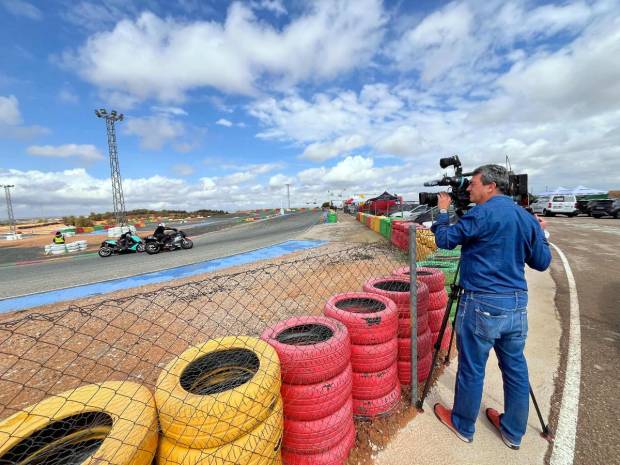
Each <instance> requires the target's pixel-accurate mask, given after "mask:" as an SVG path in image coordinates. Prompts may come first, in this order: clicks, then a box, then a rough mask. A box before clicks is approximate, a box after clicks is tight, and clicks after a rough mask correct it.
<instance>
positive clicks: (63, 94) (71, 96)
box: [58, 88, 80, 103]
mask: <svg viewBox="0 0 620 465" xmlns="http://www.w3.org/2000/svg"><path fill="white" fill-rule="evenodd" d="M58 99H59V100H60V101H61V102H64V103H79V101H80V98H79V97H78V96H77V94H75V93H74V92H71V90H69V89H67V88H65V89H62V90H61V91H60V92H59V93H58Z"/></svg>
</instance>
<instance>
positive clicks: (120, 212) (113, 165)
mask: <svg viewBox="0 0 620 465" xmlns="http://www.w3.org/2000/svg"><path fill="white" fill-rule="evenodd" d="M95 114H96V115H97V117H99V118H104V119H105V124H106V130H107V135H108V150H109V154H110V177H111V179H112V202H113V204H114V205H113V207H114V217H115V219H116V224H117V225H119V226H124V225H126V224H127V212H126V210H125V197H124V195H123V180H122V178H121V170H120V166H119V162H118V150H117V147H116V130H115V127H114V123H115V122H116V121H123V115H122V114H117V113H116V111H114V110H112V111H111V112H110V113H108V112H107V111H106V110H105V109H103V108H102V109H100V110H95Z"/></svg>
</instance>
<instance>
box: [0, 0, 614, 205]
mask: <svg viewBox="0 0 620 465" xmlns="http://www.w3.org/2000/svg"><path fill="white" fill-rule="evenodd" d="M0 39H2V43H3V44H4V47H3V49H2V51H1V52H0V54H1V57H2V58H1V60H0V180H2V184H4V183H9V184H15V185H16V188H15V190H14V192H13V200H14V208H15V210H16V214H17V215H18V216H39V215H56V214H62V213H87V212H89V211H103V210H110V209H111V192H110V182H109V164H108V160H107V144H106V138H105V125H104V122H103V121H102V120H99V119H97V118H96V117H95V115H94V112H93V110H94V109H95V108H101V107H105V108H107V109H108V110H111V109H116V110H118V111H120V112H123V113H124V114H125V116H126V118H125V120H124V121H123V122H121V123H119V125H118V127H117V137H118V150H119V157H120V165H121V170H122V175H123V178H124V189H125V198H126V203H127V207H128V208H143V207H152V208H186V209H198V208H217V209H219V208H223V209H227V210H237V209H246V208H253V207H272V206H279V205H280V202H281V200H282V197H283V194H284V192H285V187H284V185H285V184H286V183H290V184H291V193H292V204H293V205H294V206H308V205H310V204H312V202H314V201H318V202H322V201H324V200H325V199H326V198H327V197H328V195H329V194H328V192H332V193H333V194H332V195H336V196H339V195H342V196H349V195H352V194H358V193H368V194H374V193H380V192H382V191H383V190H386V189H387V190H389V191H391V192H395V193H398V194H403V195H405V197H409V198H415V197H417V193H418V192H419V191H420V190H423V188H422V183H423V182H424V181H425V180H428V179H434V178H436V177H438V176H439V175H440V174H441V170H440V169H439V167H438V165H437V160H438V158H439V157H442V156H446V155H449V154H453V153H458V154H459V155H460V157H461V160H462V161H463V163H464V164H465V167H466V168H474V167H475V166H476V165H479V164H483V163H489V162H498V163H503V162H504V160H505V156H506V155H509V156H510V159H511V162H512V166H513V168H515V169H516V170H517V171H525V172H528V173H529V174H530V185H531V186H532V188H533V190H534V191H540V190H544V189H545V187H546V186H549V187H552V186H553V187H554V186H557V185H565V186H566V185H568V186H575V185H578V184H585V185H588V186H590V187H595V188H601V189H611V188H620V148H619V147H620V106H619V105H618V102H620V67H619V66H618V59H617V57H618V56H620V4H619V2H618V0H600V1H563V2H532V1H499V0H491V1H484V2H482V1H455V2H436V1H416V2H409V1H395V2H387V1H386V2H381V1H379V0H357V1H346V0H342V1H336V0H333V1H331V0H330V1H317V2H307V1H292V2H284V1H279V0H252V1H246V2H226V1H223V0H219V1H215V0H214V1H206V0H205V1H201V0H177V1H166V2H163V1H161V2H158V1H155V0H150V1H142V2H129V1H121V0H99V1H96V2H95V1H69V0H66V1H65V0H50V1H38V2H34V1H31V2H27V1H24V0H0ZM0 215H2V216H4V211H2V213H0Z"/></svg>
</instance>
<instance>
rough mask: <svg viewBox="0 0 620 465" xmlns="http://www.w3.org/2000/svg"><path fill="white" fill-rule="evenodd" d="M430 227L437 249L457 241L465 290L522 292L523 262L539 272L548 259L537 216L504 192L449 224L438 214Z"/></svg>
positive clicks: (545, 243) (549, 260) (453, 245)
mask: <svg viewBox="0 0 620 465" xmlns="http://www.w3.org/2000/svg"><path fill="white" fill-rule="evenodd" d="M431 230H432V231H433V233H434V234H435V242H436V243H437V246H438V247H440V248H442V249H454V248H455V247H456V246H457V245H459V244H460V245H462V248H461V272H460V284H461V286H462V287H463V288H464V289H465V290H468V291H477V292H493V293H506V292H514V291H517V290H523V291H527V282H526V281H525V264H526V263H527V264H528V265H529V266H530V268H533V269H535V270H538V271H544V270H546V269H547V268H548V267H549V264H550V263H551V251H550V250H549V243H548V242H547V239H546V238H545V234H544V232H543V230H542V228H541V227H540V224H539V222H538V219H537V218H536V217H534V215H532V214H531V213H528V212H527V211H526V210H525V209H524V208H521V207H520V206H518V205H516V204H515V203H514V201H513V200H512V199H511V198H510V197H507V196H505V195H497V196H495V197H491V198H490V199H489V200H488V201H486V202H485V203H483V204H482V205H477V206H475V207H474V208H472V209H471V210H469V211H468V212H467V213H466V214H465V215H463V217H462V218H461V219H460V220H459V222H458V223H456V224H455V225H453V226H450V224H449V218H448V214H446V213H444V214H440V215H439V216H438V217H437V221H436V223H435V224H433V226H432V227H431Z"/></svg>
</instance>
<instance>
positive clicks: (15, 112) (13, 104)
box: [0, 95, 22, 126]
mask: <svg viewBox="0 0 620 465" xmlns="http://www.w3.org/2000/svg"><path fill="white" fill-rule="evenodd" d="M21 122H22V117H21V114H20V112H19V102H18V101H17V98H16V97H15V96H14V95H9V96H8V97H3V96H2V95H0V124H6V125H12V126H14V125H18V124H21Z"/></svg>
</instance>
